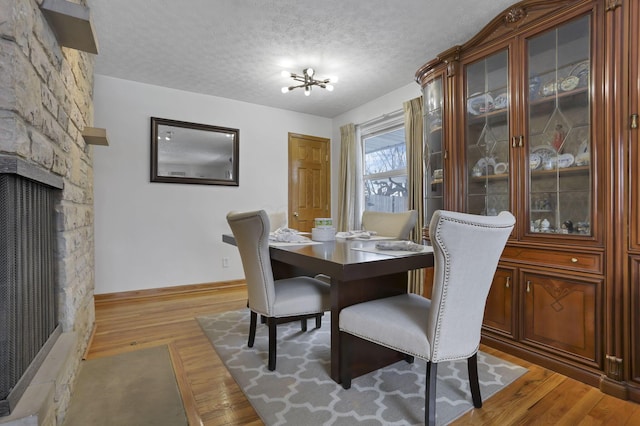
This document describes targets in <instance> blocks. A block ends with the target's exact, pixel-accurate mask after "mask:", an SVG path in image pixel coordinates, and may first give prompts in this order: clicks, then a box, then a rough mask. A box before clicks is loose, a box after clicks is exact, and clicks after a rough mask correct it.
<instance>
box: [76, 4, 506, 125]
mask: <svg viewBox="0 0 640 426" xmlns="http://www.w3.org/2000/svg"><path fill="white" fill-rule="evenodd" d="M513 1H514V0H323V1H310V0H134V1H132V0H88V5H89V7H90V8H91V13H92V16H93V21H94V26H95V29H96V32H97V38H98V45H99V54H98V56H97V57H96V73H97V74H101V75H106V76H111V77H117V78H122V79H126V80H133V81H138V82H142V83H148V84H153V85H159V86H165V87H171V88H175V89H180V90H186V91H190V92H196V93H203V94H208V95H214V96H220V97H224V98H230V99H236V100H239V101H245V102H251V103H255V104H260V105H267V106H271V107H275V108H282V109H287V110H292V111H298V112H303V113H308V114H313V115H318V116H323V117H330V118H331V117H335V116H337V115H339V114H341V113H343V112H346V111H348V110H350V109H353V108H354V107H357V106H359V105H362V104H364V103H366V102H368V101H371V100H373V99H375V98H377V97H379V96H381V95H384V94H386V93H388V92H391V91H392V90H395V89H398V88H400V87H403V86H406V85H407V84H410V83H411V82H413V81H414V74H415V72H416V71H417V69H418V68H419V67H420V66H422V65H423V64H424V63H426V62H427V61H429V60H431V59H433V58H434V57H435V56H436V55H437V54H439V53H440V52H442V51H444V50H446V49H447V48H449V47H451V46H453V45H455V44H460V43H464V42H465V41H467V40H468V39H469V38H471V37H472V36H473V35H475V33H477V32H478V31H479V30H480V29H482V27H483V26H484V25H486V24H487V23H488V22H489V21H490V20H491V19H493V17H494V16H495V15H497V14H498V13H500V12H501V11H502V10H504V9H505V8H507V7H508V6H509V5H510V4H512V3H513ZM307 67H312V68H314V69H315V70H316V73H317V77H318V78H326V77H332V76H337V77H338V78H339V81H338V82H337V83H335V84H334V86H335V90H334V91H333V92H328V91H326V90H323V89H321V88H314V89H313V91H312V93H311V96H308V97H307V96H304V93H303V91H302V90H301V89H296V90H294V91H292V92H289V93H286V94H283V93H281V91H280V89H281V87H282V86H287V85H290V84H291V83H292V80H291V79H287V78H285V77H282V76H281V72H282V71H283V70H288V71H291V72H296V73H301V72H302V69H303V68H307Z"/></svg>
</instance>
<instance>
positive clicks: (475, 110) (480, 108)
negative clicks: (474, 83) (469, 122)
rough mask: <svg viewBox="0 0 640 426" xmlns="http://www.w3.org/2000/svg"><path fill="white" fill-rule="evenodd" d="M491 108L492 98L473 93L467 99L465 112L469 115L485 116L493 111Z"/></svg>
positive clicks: (492, 106)
mask: <svg viewBox="0 0 640 426" xmlns="http://www.w3.org/2000/svg"><path fill="white" fill-rule="evenodd" d="M493 108H494V105H493V98H492V97H491V95H490V94H488V93H485V94H481V93H480V92H478V93H474V94H473V95H471V97H470V98H469V99H467V111H469V114H472V115H480V114H486V113H488V112H490V111H493Z"/></svg>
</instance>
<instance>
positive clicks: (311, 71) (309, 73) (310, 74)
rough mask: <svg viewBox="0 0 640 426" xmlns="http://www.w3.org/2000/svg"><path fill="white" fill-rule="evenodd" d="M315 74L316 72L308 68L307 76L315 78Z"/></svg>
mask: <svg viewBox="0 0 640 426" xmlns="http://www.w3.org/2000/svg"><path fill="white" fill-rule="evenodd" d="M314 73H315V71H314V70H313V68H307V70H306V74H307V75H308V76H309V77H313V74H314Z"/></svg>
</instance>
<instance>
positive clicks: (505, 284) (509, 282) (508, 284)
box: [504, 277, 511, 288]
mask: <svg viewBox="0 0 640 426" xmlns="http://www.w3.org/2000/svg"><path fill="white" fill-rule="evenodd" d="M510 285H511V277H507V282H506V283H504V286H505V287H506V288H509V286H510Z"/></svg>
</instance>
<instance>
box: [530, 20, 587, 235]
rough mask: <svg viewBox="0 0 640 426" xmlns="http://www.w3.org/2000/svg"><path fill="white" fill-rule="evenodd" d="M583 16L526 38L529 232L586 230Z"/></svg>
mask: <svg viewBox="0 0 640 426" xmlns="http://www.w3.org/2000/svg"><path fill="white" fill-rule="evenodd" d="M589 22H590V21H589V17H588V16H585V17H582V18H579V19H576V20H574V21H571V22H569V23H567V24H564V25H562V26H559V27H556V28H554V29H552V30H550V31H547V32H545V33H542V34H540V35H538V36H535V37H532V38H529V39H527V40H526V49H527V64H528V70H527V73H528V79H529V97H528V105H527V110H528V129H527V136H526V137H527V148H528V149H527V154H528V166H529V167H528V169H529V170H528V183H529V185H528V188H529V194H528V204H529V206H528V207H529V208H528V212H529V220H528V224H529V233H551V234H572V235H592V230H591V219H592V217H591V210H592V207H591V206H592V199H591V197H592V189H591V188H592V182H591V179H592V171H591V158H590V152H591V149H590V145H591V141H590V134H591V123H590V117H591V112H590V108H589V99H590V96H589V87H590V85H589V70H590V67H591V65H590V64H591V60H590V39H591V37H590V24H589Z"/></svg>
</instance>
